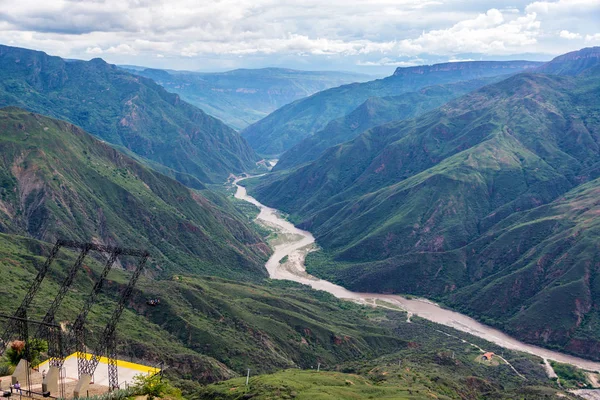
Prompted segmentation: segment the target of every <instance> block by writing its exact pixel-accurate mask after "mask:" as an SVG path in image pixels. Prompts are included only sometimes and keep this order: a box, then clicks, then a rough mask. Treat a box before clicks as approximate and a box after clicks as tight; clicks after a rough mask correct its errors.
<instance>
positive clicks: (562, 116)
mask: <svg viewBox="0 0 600 400" xmlns="http://www.w3.org/2000/svg"><path fill="white" fill-rule="evenodd" d="M586 54H587V53H586ZM595 54H596V58H595V59H596V62H598V59H599V58H598V54H600V52H598V51H597V50H596V53H595ZM586 57H587V56H586ZM570 58H572V59H576V60H585V63H586V65H589V63H590V62H589V60H588V58H581V57H578V56H577V55H574V56H573V55H572V56H571V57H570ZM560 62H562V61H561V59H558V60H557V61H554V62H553V63H560ZM569 62H570V61H569ZM569 65H571V66H573V64H569ZM579 69H580V68H579V67H577V68H575V71H577V70H579ZM569 71H571V69H570V67H569V68H566V69H564V73H565V76H554V75H542V74H519V75H516V76H513V77H511V78H509V79H506V80H504V81H502V82H499V83H497V84H493V85H489V86H486V87H484V88H482V89H479V90H477V91H475V92H473V93H471V94H469V95H466V96H463V97H461V98H459V99H456V100H453V101H451V102H449V103H448V104H446V105H445V106H443V107H441V108H439V109H437V110H435V111H432V112H429V113H426V114H424V115H423V116H421V117H418V118H416V119H412V120H404V121H397V122H392V123H389V124H385V125H381V126H378V127H375V128H372V129H370V130H368V131H366V132H364V133H363V134H361V135H360V136H358V137H357V138H356V139H354V140H353V141H351V142H347V143H344V144H342V145H338V146H336V147H333V148H330V149H329V150H327V151H326V152H325V153H324V154H323V155H322V156H321V157H320V158H319V159H317V160H316V161H314V162H313V163H310V164H307V165H305V166H303V167H300V168H298V169H296V170H293V171H281V172H279V173H276V174H271V175H268V176H266V177H264V178H261V179H260V180H258V182H257V181H256V180H255V181H248V184H249V190H250V192H251V193H252V194H253V195H255V196H256V197H257V198H258V199H259V200H261V201H262V202H264V203H265V204H267V205H269V206H272V207H276V208H278V209H282V210H283V211H285V212H288V213H289V214H290V215H291V219H292V220H293V221H294V222H296V223H298V224H300V226H301V227H303V228H307V229H309V230H310V231H311V232H313V234H314V235H315V237H316V239H317V242H318V244H319V245H320V246H321V247H322V248H323V249H324V251H323V252H315V253H311V254H309V255H308V257H307V263H308V266H309V271H310V272H311V273H313V274H316V275H318V276H320V277H323V278H326V279H328V280H332V281H335V282H337V283H340V284H342V285H343V286H345V287H348V288H351V289H353V290H356V291H360V292H368V291H377V292H385V293H389V292H396V293H410V294H417V295H424V296H427V297H429V298H434V299H437V300H438V301H441V302H443V303H445V304H447V305H450V306H453V307H455V308H456V309H458V310H460V311H462V312H465V313H468V314H470V315H473V316H475V317H477V318H479V319H481V320H482V321H483V322H486V323H488V324H491V325H494V326H497V327H499V328H502V329H504V330H505V331H508V332H510V333H511V334H513V335H515V336H517V337H519V338H521V339H524V340H526V341H529V342H534V343H538V344H542V345H546V346H551V347H554V348H557V349H562V350H564V351H569V352H572V353H576V354H578V355H581V356H584V357H592V358H595V359H600V351H599V350H598V349H600V347H598V346H597V344H598V343H599V342H600V336H599V334H598V332H600V330H598V329H597V327H598V321H600V317H599V314H598V310H599V309H600V307H599V304H600V303H599V302H600V291H599V290H598V287H597V285H596V283H595V280H594V279H593V276H595V275H596V272H597V268H596V267H595V261H594V260H595V259H596V256H595V253H596V250H595V238H596V237H597V234H598V233H597V231H596V224H597V220H598V219H597V217H596V212H597V211H598V204H597V202H596V200H595V199H596V197H597V196H596V195H594V194H593V193H597V190H598V186H599V185H600V182H598V181H597V180H596V179H597V178H598V176H599V175H598V172H597V171H598V170H597V165H598V163H599V162H600V150H599V149H600V147H598V129H597V127H598V126H599V123H600V121H599V116H600V106H599V103H598V102H597V101H596V99H597V98H598V96H599V95H600V84H599V82H600V80H599V79H598V76H599V73H600V70H599V69H598V68H597V67H591V68H588V69H585V70H584V71H583V72H581V73H580V74H578V75H576V76H568V75H572V74H570V73H568V72H569ZM594 349H596V350H594Z"/></svg>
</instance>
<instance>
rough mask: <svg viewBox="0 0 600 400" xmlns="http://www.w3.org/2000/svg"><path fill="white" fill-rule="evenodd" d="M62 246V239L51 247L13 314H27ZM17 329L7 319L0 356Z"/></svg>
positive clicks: (0, 343)
mask: <svg viewBox="0 0 600 400" xmlns="http://www.w3.org/2000/svg"><path fill="white" fill-rule="evenodd" d="M62 246H64V241H62V240H58V241H57V242H56V244H55V245H54V247H53V248H52V250H51V251H50V254H49V255H48V258H47V259H46V261H45V262H44V265H42V268H40V270H39V271H38V274H37V276H36V277H35V279H34V280H33V283H32V284H31V286H30V287H29V290H28V291H27V294H26V295H25V298H24V299H23V301H22V302H21V305H20V306H19V308H17V311H16V312H15V314H14V316H15V317H17V318H24V317H25V316H26V315H27V309H28V308H29V306H30V305H31V302H32V301H33V298H34V297H35V295H36V294H37V292H38V290H40V285H41V284H42V281H43V280H44V278H45V277H46V274H47V273H48V270H49V269H50V266H51V265H52V263H53V262H54V259H55V258H56V256H57V255H58V251H59V250H60V248H61V247H62ZM17 330H18V327H17V322H16V320H13V319H11V320H8V322H7V324H6V328H5V330H4V333H3V334H2V336H0V356H1V355H2V354H4V351H5V349H6V346H7V345H8V343H7V341H8V340H9V338H10V336H11V335H13V334H14V333H15V331H17Z"/></svg>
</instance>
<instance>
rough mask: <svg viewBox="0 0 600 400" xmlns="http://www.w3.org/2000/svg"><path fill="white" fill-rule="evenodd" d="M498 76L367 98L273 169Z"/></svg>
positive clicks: (312, 155)
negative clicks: (401, 93) (395, 94)
mask: <svg viewBox="0 0 600 400" xmlns="http://www.w3.org/2000/svg"><path fill="white" fill-rule="evenodd" d="M501 79H502V77H501V76H500V77H493V78H482V79H473V80H470V81H466V82H458V83H452V84H447V85H439V86H429V87H426V88H423V89H421V90H419V91H418V92H411V93H404V94H403V95H401V96H391V97H371V98H369V99H367V101H365V102H364V103H362V104H361V105H360V106H358V107H357V108H356V109H354V110H353V111H352V112H351V113H349V114H347V115H345V116H343V117H341V118H337V119H334V120H333V121H331V122H329V123H328V124H327V126H325V128H323V129H322V130H320V131H318V132H316V133H315V134H314V135H312V136H309V137H307V138H305V139H304V140H302V141H301V142H300V143H298V144H296V145H295V146H294V147H292V148H291V149H289V150H288V151H286V152H285V153H283V154H282V155H281V157H280V158H279V161H278V162H277V164H276V165H275V167H274V168H273V170H274V171H281V170H284V169H287V168H293V167H296V166H298V165H301V164H304V163H307V162H310V161H314V160H316V159H317V158H319V156H320V155H321V154H323V153H324V152H325V150H327V149H328V148H330V147H333V146H335V145H338V144H340V143H344V142H347V141H349V140H352V139H354V138H355V137H356V136H358V135H360V134H361V133H362V132H364V131H366V130H367V129H369V128H373V127H375V126H378V125H382V124H384V123H387V122H391V121H399V120H402V119H409V118H414V117H417V116H419V115H421V114H424V113H425V112H427V111H431V110H433V109H434V108H437V107H439V106H441V105H442V104H444V103H446V102H448V101H450V100H452V99H454V98H457V97H459V96H462V95H464V94H467V93H469V92H472V91H473V90H476V89H479V88H480V87H482V86H485V85H487V84H490V83H493V82H496V81H500V80H501Z"/></svg>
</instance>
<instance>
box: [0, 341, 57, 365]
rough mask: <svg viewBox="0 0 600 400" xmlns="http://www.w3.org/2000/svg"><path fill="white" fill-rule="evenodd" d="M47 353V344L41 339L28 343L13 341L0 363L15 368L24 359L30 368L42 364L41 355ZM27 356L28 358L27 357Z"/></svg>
mask: <svg viewBox="0 0 600 400" xmlns="http://www.w3.org/2000/svg"><path fill="white" fill-rule="evenodd" d="M47 351H48V342H47V341H45V340H42V339H35V338H33V339H30V340H29V342H22V341H17V340H15V341H13V342H11V343H10V344H9V346H8V348H7V349H6V351H5V352H4V355H3V357H2V358H3V360H2V361H0V363H5V364H8V365H9V366H12V367H16V366H17V365H18V364H19V362H20V361H21V360H22V359H26V360H27V361H29V363H30V364H31V365H32V366H34V367H35V366H37V365H38V364H40V363H41V362H43V361H44V360H43V358H42V357H43V356H42V354H43V353H46V352H47ZM28 353H29V354H28ZM27 355H29V357H27Z"/></svg>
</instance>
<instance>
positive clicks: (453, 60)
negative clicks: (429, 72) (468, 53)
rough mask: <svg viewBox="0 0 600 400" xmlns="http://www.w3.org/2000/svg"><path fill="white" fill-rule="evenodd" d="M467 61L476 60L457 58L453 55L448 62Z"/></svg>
mask: <svg viewBox="0 0 600 400" xmlns="http://www.w3.org/2000/svg"><path fill="white" fill-rule="evenodd" d="M467 61H475V60H474V59H473V58H456V57H452V58H450V59H449V60H448V62H451V63H453V62H467Z"/></svg>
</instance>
